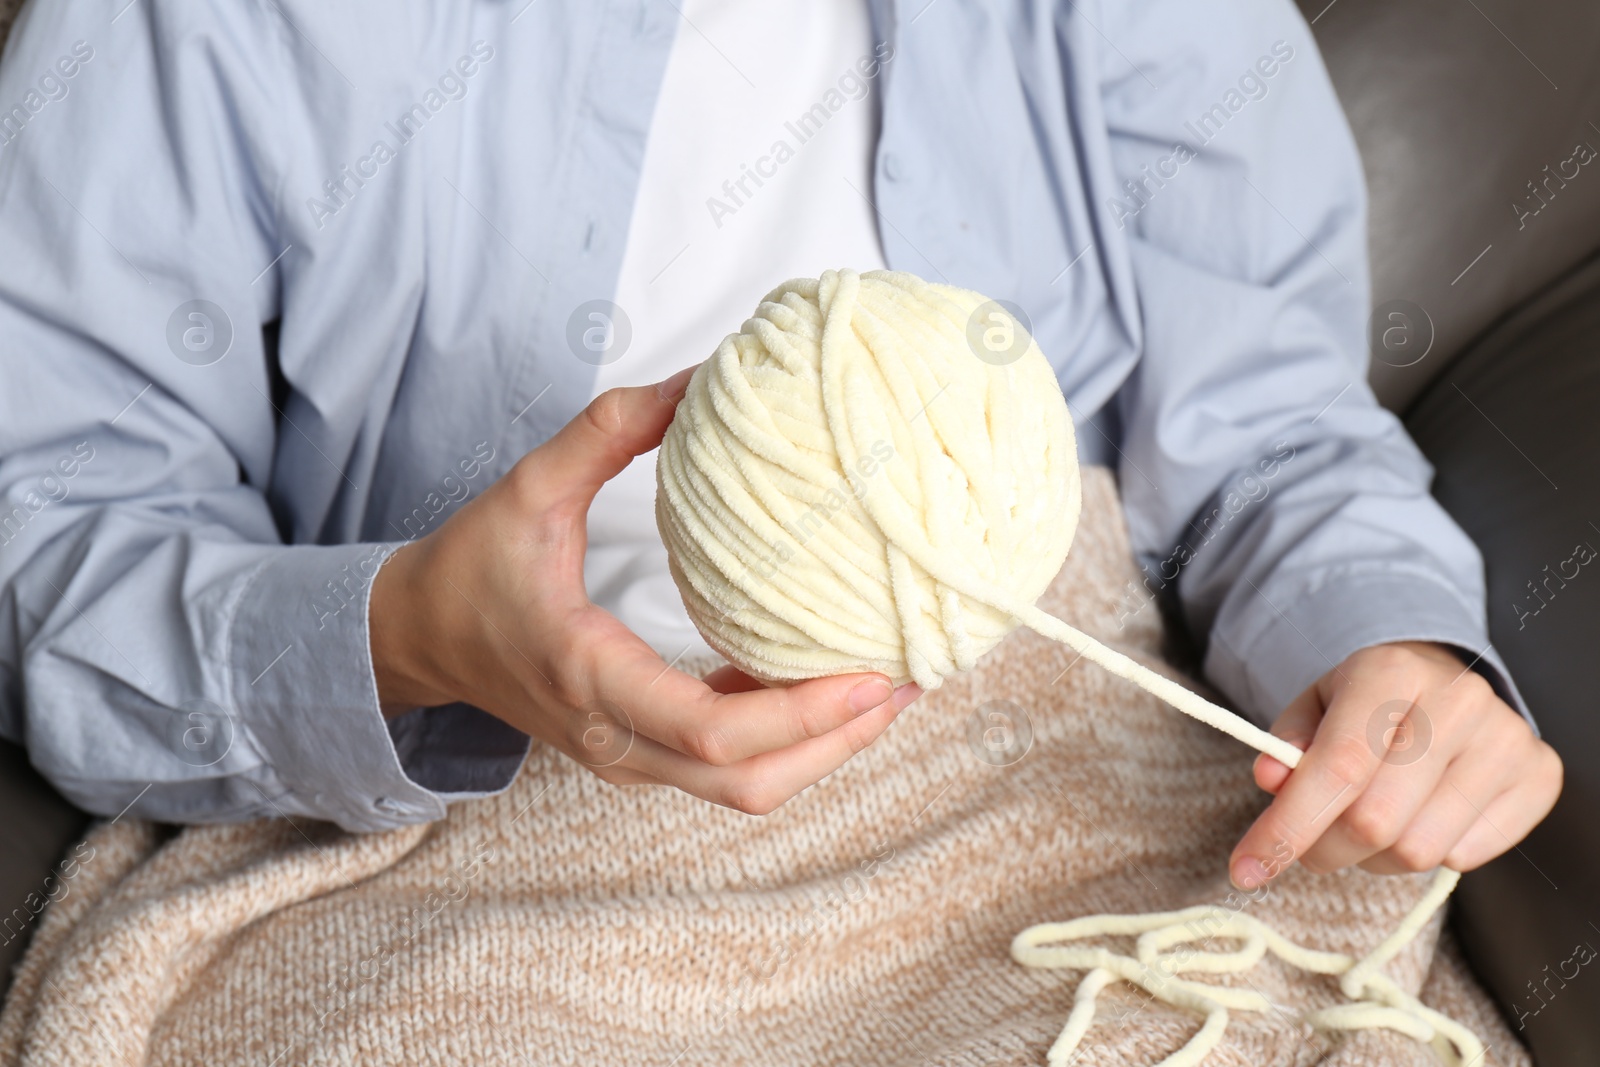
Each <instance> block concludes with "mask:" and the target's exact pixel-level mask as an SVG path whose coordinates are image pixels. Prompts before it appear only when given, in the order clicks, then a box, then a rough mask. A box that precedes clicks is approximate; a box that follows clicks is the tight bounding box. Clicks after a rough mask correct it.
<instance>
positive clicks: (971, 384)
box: [656, 270, 1081, 689]
mask: <svg viewBox="0 0 1600 1067" xmlns="http://www.w3.org/2000/svg"><path fill="white" fill-rule="evenodd" d="M974 324H976V326H977V327H978V328H980V329H982V330H994V331H999V333H998V335H992V336H996V337H997V338H998V339H999V340H1000V341H1001V342H1002V343H1003V345H1004V353H1003V354H1002V355H1001V356H1000V357H999V358H995V359H983V358H979V356H978V355H977V354H975V351H974V348H973V346H972V345H971V344H969V342H968V334H969V327H972V326H973V325H974ZM1010 331H1015V333H1014V334H1012V333H1011V332H1010ZM1006 342H1009V343H1006ZM656 484H657V493H656V522H657V525H658V526H659V528H660V531H661V537H662V539H663V541H665V543H666V546H667V549H668V557H669V559H670V560H671V566H672V574H673V578H674V579H675V580H676V581H677V584H678V588H679V590H680V591H681V593H682V595H683V601H684V605H685V607H686V608H687V609H688V613H689V616H690V618H691V619H693V621H694V623H695V625H696V626H697V627H698V628H699V630H700V632H701V633H702V634H703V635H704V636H705V639H706V641H707V643H708V644H710V645H711V646H712V647H713V648H715V649H716V650H717V651H718V652H720V653H721V654H722V655H724V656H726V657H727V658H728V659H729V660H730V661H731V662H733V663H735V664H737V665H738V666H739V667H740V668H742V669H743V670H744V671H745V672H746V673H748V674H750V675H751V676H753V677H755V678H759V679H761V680H763V681H766V682H777V683H783V682H793V681H796V680H799V679H804V678H814V677H818V676H821V675H831V674H843V673H850V672H856V671H881V672H883V673H884V674H886V675H888V676H889V677H890V678H892V679H894V680H895V683H896V684H900V683H903V682H907V681H916V682H917V683H918V684H919V685H921V686H922V687H923V688H924V689H934V688H936V687H938V685H939V684H940V683H941V681H942V680H943V679H944V677H945V676H947V675H950V674H953V673H955V672H957V671H962V670H966V669H968V668H970V667H972V666H973V665H974V664H975V663H976V662H977V660H978V658H979V657H980V656H982V655H983V654H984V653H986V652H988V651H989V650H990V649H992V648H993V647H994V646H995V645H996V644H998V643H999V642H1000V640H1001V639H1002V638H1003V637H1005V636H1006V634H1007V633H1009V632H1010V631H1011V630H1012V629H1014V628H1015V627H1016V626H1017V624H1018V621H1019V620H1018V619H1017V618H1016V617H1015V615H1014V614H1012V613H1011V612H1010V611H1009V610H1008V609H1007V607H1006V606H1005V605H1008V604H1010V603H1012V602H1018V603H1024V604H1032V603H1033V602H1034V600H1035V599H1037V598H1038V596H1039V595H1040V594H1041V593H1042V592H1044V590H1045V588H1046V587H1047V586H1048V585H1049V584H1050V581H1051V580H1052V579H1053V578H1054V577H1055V576H1056V574H1057V572H1059V571H1060V569H1061V565H1062V563H1063V562H1065V560H1066V557H1067V550H1068V549H1069V548H1070V546H1071V544H1072V535H1073V532H1074V530H1075V529H1076V527H1077V522H1078V511H1079V506H1080V501H1081V489H1080V483H1079V479H1078V462H1077V452H1076V445H1075V442H1074V439H1073V431H1072V420H1071V418H1070V416H1069V415H1068V412H1067V405H1066V401H1065V399H1064V398H1063V397H1062V394H1061V387H1060V385H1059V384H1058V382H1057V380H1056V377H1055V371H1054V369H1053V368H1052V367H1051V366H1050V364H1049V362H1048V361H1047V360H1046V359H1045V357H1044V354H1043V353H1042V352H1040V351H1039V347H1038V345H1036V344H1035V343H1034V342H1033V340H1032V338H1030V337H1028V336H1027V335H1026V334H1025V333H1023V332H1022V331H1021V327H1020V326H1018V325H1017V324H1016V323H1015V322H1014V320H1012V319H1011V318H1010V317H1009V316H1004V313H1003V312H1000V311H999V310H998V305H996V304H994V303H993V302H991V301H989V300H987V298H985V297H983V296H980V295H979V294H977V293H974V292H969V291H968V290H965V289H958V288H955V287H953V286H949V285H938V284H934V283H930V282H926V281H923V280H922V279H920V278H917V277H916V276H914V275H911V274H903V273H895V272H891V271H871V272H868V273H866V274H857V273H855V272H854V271H850V270H844V271H828V272H826V273H824V274H823V276H822V277H821V278H819V279H810V278H800V279H795V280H793V281H789V282H785V283H784V284H783V285H780V286H779V287H778V288H776V289H774V290H772V291H771V292H770V293H768V294H767V295H766V297H764V298H763V299H762V301H761V304H760V306H759V307H758V308H756V312H755V314H754V315H753V316H752V317H751V318H750V319H748V320H746V322H745V323H744V325H743V326H742V327H741V328H740V330H739V332H738V333H735V334H730V335H728V337H726V338H725V339H724V340H723V341H722V343H721V345H719V346H718V348H717V351H716V354H715V355H714V356H712V357H711V359H709V360H707V361H706V362H705V363H704V364H702V365H701V366H700V368H699V369H698V370H697V371H696V372H695V374H694V376H693V378H692V379H691V380H690V382H689V387H688V390H687V391H686V393H685V394H684V397H683V399H682V400H681V401H680V402H679V406H678V413H677V416H676V417H675V418H674V420H673V423H672V425H671V427H670V428H669V429H668V431H667V435H666V439H665V441H663V442H662V445H661V451H660V455H659V457H658V459H657V464H656Z"/></svg>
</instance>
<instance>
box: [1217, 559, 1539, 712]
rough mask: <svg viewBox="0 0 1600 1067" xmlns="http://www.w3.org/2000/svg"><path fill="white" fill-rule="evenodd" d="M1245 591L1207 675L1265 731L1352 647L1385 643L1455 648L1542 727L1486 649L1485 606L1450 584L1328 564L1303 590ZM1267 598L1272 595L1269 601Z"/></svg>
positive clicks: (1275, 586) (1276, 586)
mask: <svg viewBox="0 0 1600 1067" xmlns="http://www.w3.org/2000/svg"><path fill="white" fill-rule="evenodd" d="M1264 588H1265V590H1266V591H1265V592H1263V591H1259V590H1256V589H1250V590H1248V591H1247V592H1245V593H1244V595H1245V596H1246V597H1247V599H1246V600H1245V601H1244V603H1243V604H1242V605H1241V606H1240V607H1238V608H1236V609H1235V610H1234V611H1233V612H1232V613H1231V618H1230V619H1229V620H1228V622H1227V623H1226V624H1219V625H1218V626H1217V627H1216V629H1215V630H1214V631H1213V632H1212V634H1211V640H1210V642H1209V646H1208V648H1207V650H1206V657H1205V673H1206V676H1207V677H1208V678H1209V679H1210V680H1211V681H1212V682H1213V683H1214V684H1215V685H1216V686H1217V687H1218V688H1219V689H1221V690H1222V691H1223V692H1224V693H1226V694H1228V696H1229V697H1230V698H1231V699H1233V700H1234V701H1235V703H1236V704H1237V705H1238V707H1239V710H1240V711H1241V712H1242V713H1243V714H1244V715H1245V717H1246V718H1248V719H1250V720H1251V721H1253V722H1255V723H1256V724H1257V725H1259V726H1262V727H1270V726H1271V724H1272V722H1273V721H1274V720H1276V719H1277V717H1278V715H1279V714H1280V713H1282V711H1283V709H1284V708H1285V707H1287V706H1288V705H1289V702H1290V701H1291V700H1293V699H1294V698H1295V697H1297V696H1299V695H1300V694H1301V693H1302V692H1304V691H1305V689H1306V687H1307V686H1309V685H1311V684H1312V683H1313V682H1315V681H1316V680H1317V679H1318V678H1320V677H1322V676H1323V675H1324V674H1326V673H1327V672H1328V671H1331V670H1332V669H1333V668H1334V665H1335V664H1338V663H1341V662H1343V661H1344V658H1345V657H1346V656H1348V655H1350V654H1351V653H1352V652H1355V651H1356V650H1358V649H1362V648H1369V647H1371V646H1373V645H1381V644H1387V643H1389V642H1391V641H1436V642H1438V643H1440V644H1445V645H1450V646H1452V647H1454V648H1455V649H1456V650H1457V651H1458V652H1459V653H1460V655H1461V658H1462V660H1463V662H1465V663H1467V665H1468V668H1469V669H1471V670H1476V671H1477V672H1478V673H1479V674H1482V675H1483V676H1484V678H1485V679H1487V680H1488V682H1489V684H1490V685H1491V686H1493V687H1494V691H1495V693H1496V694H1497V695H1498V696H1499V697H1500V699H1501V700H1504V701H1505V702H1506V703H1507V704H1509V705H1511V707H1513V708H1515V709H1516V710H1517V711H1518V712H1519V713H1520V714H1521V715H1522V717H1523V718H1524V719H1526V720H1527V722H1528V725H1529V726H1531V727H1532V728H1533V732H1534V734H1535V736H1537V735H1538V733H1539V726H1538V724H1537V723H1536V722H1534V720H1533V715H1532V714H1531V713H1530V712H1529V710H1528V705H1527V702H1526V701H1525V700H1523V697H1522V694H1521V693H1520V692H1519V691H1518V689H1517V686H1516V683H1515V682H1514V681H1513V680H1512V678H1511V672H1510V671H1508V670H1507V669H1506V666H1505V662H1504V661H1503V660H1502V659H1501V658H1500V653H1499V652H1497V651H1496V650H1495V649H1494V647H1493V645H1491V644H1490V643H1489V638H1488V635H1487V633H1486V627H1485V624H1484V621H1483V618H1482V615H1483V613H1482V611H1474V610H1473V607H1472V605H1471V604H1469V603H1468V602H1467V601H1466V600H1464V599H1463V598H1462V597H1461V595H1460V594H1459V593H1458V592H1456V591H1455V590H1454V589H1452V588H1451V587H1450V586H1448V585H1447V584H1445V583H1443V582H1441V581H1439V580H1437V579H1436V578H1433V577H1431V576H1429V575H1425V574H1420V573H1417V572H1412V571H1396V570H1380V571H1370V570H1362V571H1350V570H1335V571H1328V572H1325V573H1324V574H1322V575H1320V576H1318V577H1315V578H1313V579H1312V580H1311V581H1310V582H1309V583H1308V585H1307V587H1306V588H1304V589H1299V590H1288V589H1285V585H1284V583H1272V584H1264ZM1269 598H1270V599H1269Z"/></svg>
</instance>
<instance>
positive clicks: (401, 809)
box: [372, 797, 406, 815]
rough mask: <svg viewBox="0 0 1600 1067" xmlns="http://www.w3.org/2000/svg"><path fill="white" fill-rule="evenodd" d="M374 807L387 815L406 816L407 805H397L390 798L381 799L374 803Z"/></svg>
mask: <svg viewBox="0 0 1600 1067" xmlns="http://www.w3.org/2000/svg"><path fill="white" fill-rule="evenodd" d="M372 806H373V807H374V808H377V809H378V810H379V811H381V812H383V813H384V814H385V815H404V814H405V813H406V809H405V805H403V804H397V803H395V802H394V801H392V800H390V799H389V798H388V797H379V798H378V799H376V800H374V801H373V802H372Z"/></svg>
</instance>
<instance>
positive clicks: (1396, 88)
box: [1300, 0, 1600, 411]
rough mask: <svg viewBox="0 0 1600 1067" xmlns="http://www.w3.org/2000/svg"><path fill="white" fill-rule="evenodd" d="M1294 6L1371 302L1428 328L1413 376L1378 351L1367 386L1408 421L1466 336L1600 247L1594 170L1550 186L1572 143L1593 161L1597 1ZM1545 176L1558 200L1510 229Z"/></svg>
mask: <svg viewBox="0 0 1600 1067" xmlns="http://www.w3.org/2000/svg"><path fill="white" fill-rule="evenodd" d="M1300 9H1301V11H1302V12H1303V13H1304V14H1305V17H1306V18H1307V19H1308V20H1311V19H1315V20H1316V21H1315V22H1314V23H1313V25H1312V29H1313V30H1314V31H1315V32H1316V36H1317V44H1318V46H1319V47H1320V48H1321V49H1322V52H1323V58H1324V61H1325V62H1326V63H1327V66H1328V69H1329V72H1330V73H1331V74H1332V76H1333V82H1334V86H1335V88H1336V89H1337V90H1338V93H1339V100H1340V102H1341V103H1342V104H1343V105H1344V109H1345V113H1346V115H1347V116H1348V117H1349V119H1350V124H1351V128H1352V129H1353V130H1354V132H1355V136H1356V141H1357V143H1358V144H1359V145H1360V148H1361V156H1362V160H1363V162H1364V164H1365V168H1366V173H1367V186H1368V190H1369V192H1370V194H1371V214H1370V219H1369V226H1368V234H1369V246H1370V248H1371V253H1372V278H1373V284H1372V297H1373V304H1374V306H1375V307H1381V306H1382V305H1384V304H1385V303H1387V302H1388V301H1391V300H1396V299H1403V300H1408V301H1412V302H1413V303H1415V304H1417V305H1420V306H1421V307H1422V308H1423V309H1424V311H1425V312H1426V313H1427V316H1428V317H1429V318H1431V319H1432V322H1433V326H1434V328H1435V333H1436V336H1435V338H1434V342H1433V347H1432V350H1431V351H1429V352H1428V355H1427V356H1426V358H1424V359H1422V360H1421V361H1420V362H1418V363H1416V364H1414V365H1412V366H1408V367H1395V366H1391V365H1390V363H1398V362H1404V361H1405V358H1401V357H1397V356H1389V357H1388V362H1385V356H1386V354H1385V353H1384V352H1382V351H1377V352H1375V357H1376V358H1374V360H1373V367H1372V373H1371V375H1370V377H1371V380H1372V382H1373V386H1374V388H1375V389H1376V390H1377V392H1378V396H1379V398H1380V399H1381V400H1383V402H1384V403H1385V404H1386V405H1388V406H1389V407H1390V408H1392V409H1394V410H1397V411H1399V410H1403V409H1404V408H1405V406H1406V404H1407V403H1409V401H1410V400H1411V399H1412V398H1413V397H1415V396H1416V395H1417V394H1419V393H1420V392H1421V391H1422V389H1423V388H1424V387H1425V386H1426V385H1427V384H1428V382H1429V381H1431V380H1432V379H1433V378H1434V377H1435V376H1437V375H1438V373H1439V372H1440V371H1441V370H1443V368H1444V367H1445V366H1446V365H1448V364H1449V362H1450V360H1451V358H1452V357H1453V356H1454V355H1455V354H1456V353H1458V352H1459V351H1460V350H1461V348H1462V347H1463V346H1464V345H1465V344H1466V343H1467V342H1468V341H1469V340H1471V339H1472V337H1474V336H1475V335H1476V334H1478V333H1479V332H1480V331H1482V330H1483V329H1484V328H1485V327H1487V326H1488V325H1489V324H1490V323H1491V322H1492V321H1493V320H1494V319H1496V318H1497V317H1499V316H1500V315H1501V314H1502V313H1503V312H1505V311H1507V310H1508V309H1510V308H1513V307H1515V306H1516V305H1517V304H1519V303H1520V302H1521V301H1522V300H1524V299H1525V298H1526V297H1527V296H1529V295H1530V294H1532V293H1533V292H1535V291H1537V290H1539V289H1541V288H1542V287H1543V286H1545V285H1546V284H1548V283H1549V282H1550V281H1551V280H1553V279H1555V278H1556V277H1558V276H1560V275H1562V274H1564V273H1566V271H1568V270H1569V269H1571V267H1572V266H1573V265H1574V264H1576V263H1577V262H1578V261H1579V260H1581V259H1583V258H1585V257H1586V256H1587V255H1588V254H1589V253H1590V252H1591V251H1593V250H1594V249H1595V248H1596V247H1597V246H1600V158H1596V159H1595V160H1593V161H1592V162H1590V163H1588V164H1587V165H1583V164H1576V163H1574V164H1571V165H1567V166H1565V168H1564V169H1565V170H1566V172H1567V173H1568V174H1572V173H1573V169H1574V167H1575V168H1576V171H1577V176H1576V177H1574V178H1571V179H1570V180H1566V185H1565V187H1564V188H1563V187H1562V186H1561V185H1560V184H1559V183H1560V182H1561V181H1562V180H1564V179H1561V178H1560V177H1559V171H1560V170H1561V169H1563V163H1564V161H1566V160H1568V159H1569V158H1571V157H1572V150H1573V147H1574V145H1575V144H1577V143H1578V142H1579V141H1584V142H1587V143H1588V144H1589V145H1591V146H1593V147H1594V148H1595V149H1596V150H1600V62H1597V61H1596V59H1597V57H1600V4H1596V3H1594V2H1593V0H1471V2H1465V0H1333V2H1332V3H1330V2H1329V0H1300ZM1547 79H1548V80H1547ZM1552 83H1553V84H1552ZM1557 87H1559V88H1557ZM1546 165H1548V166H1550V168H1551V170H1552V172H1555V173H1557V177H1556V178H1554V179H1549V180H1550V189H1551V191H1552V192H1550V193H1547V194H1546V195H1548V196H1551V197H1552V198H1551V199H1550V201H1549V204H1548V206H1545V207H1543V209H1542V210H1540V211H1539V213H1538V214H1537V215H1531V216H1530V217H1527V218H1525V219H1523V220H1522V221H1521V225H1520V228H1519V222H1518V216H1517V213H1516V211H1514V210H1513V207H1512V205H1513V204H1515V203H1524V202H1525V203H1528V204H1532V205H1535V206H1537V205H1538V204H1539V203H1540V202H1539V201H1537V200H1533V199H1531V194H1530V193H1529V191H1528V185H1527V183H1528V182H1530V181H1534V180H1540V181H1544V180H1546V174H1545V171H1544V168H1545V166H1546ZM1491 246H1492V247H1491ZM1486 248H1487V249H1489V251H1487V252H1486V253H1484V255H1483V258H1482V259H1480V260H1478V261H1477V263H1476V264H1475V265H1473V266H1472V267H1471V269H1470V270H1466V268H1467V267H1468V265H1469V264H1472V263H1473V260H1474V258H1475V257H1477V256H1478V254H1479V253H1480V252H1484V250H1485V249H1486ZM1463 270H1466V274H1465V275H1464V276H1461V275H1462V271H1463ZM1458 276H1460V277H1459V280H1457V279H1458ZM1419 328H1420V327H1419ZM1406 358H1408V357H1406Z"/></svg>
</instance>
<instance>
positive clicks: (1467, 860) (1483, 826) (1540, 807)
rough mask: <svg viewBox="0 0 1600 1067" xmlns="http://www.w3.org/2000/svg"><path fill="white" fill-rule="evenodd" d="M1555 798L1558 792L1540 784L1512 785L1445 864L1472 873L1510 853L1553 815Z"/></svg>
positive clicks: (1460, 841)
mask: <svg viewBox="0 0 1600 1067" xmlns="http://www.w3.org/2000/svg"><path fill="white" fill-rule="evenodd" d="M1555 799H1556V793H1555V792H1552V791H1551V790H1549V789H1548V788H1545V787H1544V786H1542V785H1541V784H1539V783H1526V784H1521V785H1515V786H1512V787H1511V788H1510V789H1509V790H1507V791H1506V792H1504V793H1501V794H1500V795H1499V796H1498V797H1495V798H1494V800H1492V801H1490V803H1489V805H1488V807H1486V808H1484V809H1483V813H1482V814H1481V815H1480V816H1478V819H1477V821H1476V822H1474V823H1473V824H1472V826H1471V828H1469V829H1468V830H1467V832H1466V833H1465V834H1463V835H1462V837H1461V840H1459V841H1457V842H1456V843H1455V847H1454V848H1452V849H1451V850H1450V853H1449V855H1447V856H1446V857H1445V859H1444V865H1445V866H1446V867H1449V868H1450V869H1451V870H1455V871H1471V870H1475V869H1477V868H1479V867H1481V866H1483V865H1484V864H1485V863H1488V862H1489V861H1490V860H1492V859H1494V858H1495V857H1496V856H1499V855H1500V854H1502V853H1504V852H1509V851H1510V850H1511V849H1513V848H1515V847H1516V846H1517V845H1518V844H1519V843H1521V841H1522V839H1523V838H1525V837H1527V836H1528V834H1529V833H1530V832H1531V831H1532V830H1533V828H1534V827H1535V826H1538V825H1539V823H1540V822H1542V821H1543V820H1544V817H1545V816H1546V815H1549V814H1550V809H1551V808H1552V807H1553V806H1554V805H1555ZM1529 862H1530V863H1531V862H1533V861H1532V860H1529Z"/></svg>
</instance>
